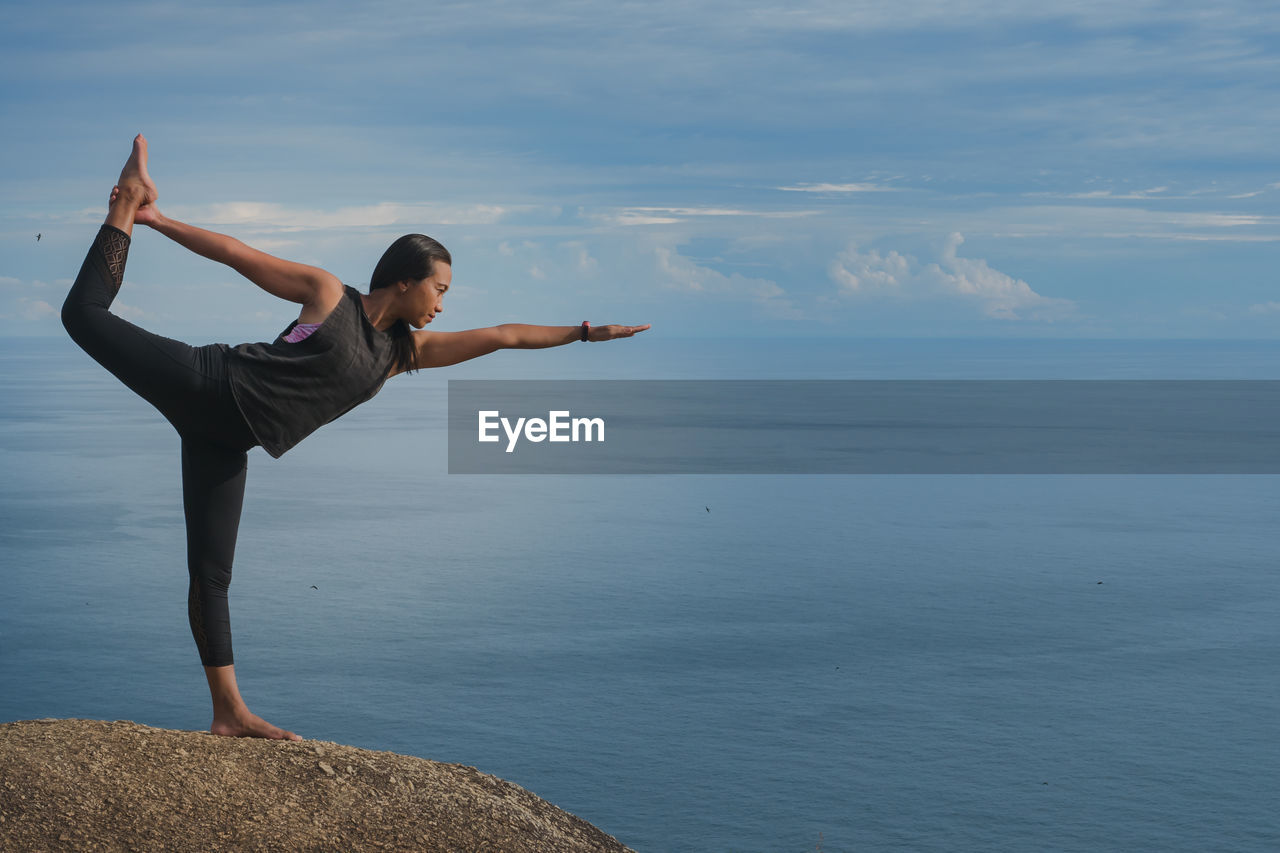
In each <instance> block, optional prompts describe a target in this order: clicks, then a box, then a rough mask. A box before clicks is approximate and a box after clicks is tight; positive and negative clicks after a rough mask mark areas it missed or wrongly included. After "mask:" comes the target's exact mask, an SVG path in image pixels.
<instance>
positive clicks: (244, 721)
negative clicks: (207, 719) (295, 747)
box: [204, 664, 302, 740]
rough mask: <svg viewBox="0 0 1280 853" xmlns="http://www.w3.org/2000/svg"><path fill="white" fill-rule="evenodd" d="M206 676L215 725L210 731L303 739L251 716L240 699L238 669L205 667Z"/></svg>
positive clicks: (216, 733)
mask: <svg viewBox="0 0 1280 853" xmlns="http://www.w3.org/2000/svg"><path fill="white" fill-rule="evenodd" d="M204 674H205V677H206V678H207V679H208V680H209V695H210V697H211V698H212V699H213V724H212V725H211V726H209V731H211V732H213V733H214V734H215V735H222V736H224V737H265V738H271V739H273V740H302V738H300V737H298V736H297V735H295V734H294V733H293V732H290V731H285V730H284V729H282V728H280V727H279V726H273V725H271V724H270V723H268V722H267V721H266V720H264V719H262V718H261V717H259V716H258V715H257V714H253V713H250V711H249V706H248V705H246V704H245V703H244V699H242V698H240V688H239V687H238V686H237V685H236V668H235V666H233V665H232V664H227V665H226V666H206V667H205V668H204Z"/></svg>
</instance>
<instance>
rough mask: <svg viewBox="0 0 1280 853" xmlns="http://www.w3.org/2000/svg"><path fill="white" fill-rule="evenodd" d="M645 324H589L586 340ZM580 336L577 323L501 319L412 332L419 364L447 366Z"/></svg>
mask: <svg viewBox="0 0 1280 853" xmlns="http://www.w3.org/2000/svg"><path fill="white" fill-rule="evenodd" d="M648 328H649V324H648V323H646V324H645V325H643V326H617V325H611V326H591V327H590V329H589V330H588V336H587V340H589V341H612V340H615V339H617V338H629V337H631V336H632V335H634V334H636V333H637V332H643V331H644V330H646V329H648ZM580 340H582V327H581V326H527V325H524V324H523V323H504V324H503V325H501V326H490V327H489V328H487V329H468V330H467V331H465V332H427V331H419V332H414V333H413V343H414V347H415V349H416V351H417V356H418V367H420V368H426V367H448V366H449V365H451V364H458V363H460V362H463V361H470V360H471V359H473V358H479V357H480V356H482V355H488V354H489V353H491V352H496V351H498V350H500V349H544V348H546V347H558V346H562V345H564V344H571V343H574V342H575V341H580Z"/></svg>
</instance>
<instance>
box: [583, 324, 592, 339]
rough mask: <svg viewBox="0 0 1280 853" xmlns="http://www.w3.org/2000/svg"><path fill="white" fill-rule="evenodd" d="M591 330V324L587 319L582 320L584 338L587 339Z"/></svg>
mask: <svg viewBox="0 0 1280 853" xmlns="http://www.w3.org/2000/svg"><path fill="white" fill-rule="evenodd" d="M590 332H591V324H590V323H589V322H587V321H586V320H583V321H582V340H583V341H586V339H587V335H588V334H589V333H590Z"/></svg>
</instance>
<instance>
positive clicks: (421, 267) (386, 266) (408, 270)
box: [369, 234, 453, 371]
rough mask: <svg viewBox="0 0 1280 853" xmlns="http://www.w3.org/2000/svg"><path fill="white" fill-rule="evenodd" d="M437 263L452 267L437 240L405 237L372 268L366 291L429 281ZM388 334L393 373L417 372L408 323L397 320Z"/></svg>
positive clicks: (445, 252)
mask: <svg viewBox="0 0 1280 853" xmlns="http://www.w3.org/2000/svg"><path fill="white" fill-rule="evenodd" d="M436 261H443V262H444V263H446V264H449V265H450V266H452V265H453V257H452V256H451V255H450V254H449V250H448V249H446V248H445V247H444V246H442V245H440V244H439V243H438V242H437V241H435V240H432V239H431V238H430V237H428V236H427V235H426V234H406V235H404V236H403V237H401V238H400V239H399V240H396V241H395V242H394V243H392V244H391V245H390V246H389V247H388V248H387V250H386V251H385V252H383V253H382V259H381V260H379V261H378V265H377V266H376V267H374V268H373V278H371V279H370V280H369V292H370V293H373V291H375V290H378V289H379V288H383V287H391V286H392V285H393V284H399V283H400V282H402V281H421V280H422V279H424V278H429V277H430V276H431V274H432V273H434V272H435V270H436ZM390 333H391V338H392V340H393V343H394V346H395V350H396V370H397V371H406V370H409V371H412V370H417V369H418V358H417V353H416V351H415V350H414V347H413V335H412V333H411V332H410V330H409V324H408V323H406V322H405V321H404V320H397V321H396V322H395V325H394V326H392V327H391V329H390Z"/></svg>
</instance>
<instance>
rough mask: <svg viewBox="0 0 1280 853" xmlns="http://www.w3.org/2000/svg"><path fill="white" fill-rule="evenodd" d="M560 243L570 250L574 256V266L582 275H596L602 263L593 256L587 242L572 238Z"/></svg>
mask: <svg viewBox="0 0 1280 853" xmlns="http://www.w3.org/2000/svg"><path fill="white" fill-rule="evenodd" d="M560 245H561V246H562V247H563V248H565V249H568V250H569V253H570V254H571V255H572V256H573V266H574V268H575V269H576V270H577V271H578V272H579V273H581V274H582V275H587V276H590V275H595V274H596V272H597V271H598V270H599V269H600V263H599V262H598V261H597V260H596V259H595V258H593V257H592V256H591V251H590V250H589V249H588V248H587V244H586V243H583V242H581V241H580V240H571V241H569V242H567V243H562V244H560Z"/></svg>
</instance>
